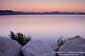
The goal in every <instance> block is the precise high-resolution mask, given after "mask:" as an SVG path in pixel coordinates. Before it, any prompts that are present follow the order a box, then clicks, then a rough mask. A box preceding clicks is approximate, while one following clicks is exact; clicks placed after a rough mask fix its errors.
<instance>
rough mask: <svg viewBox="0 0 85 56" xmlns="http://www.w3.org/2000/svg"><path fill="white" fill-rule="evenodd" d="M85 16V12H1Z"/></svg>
mask: <svg viewBox="0 0 85 56" xmlns="http://www.w3.org/2000/svg"><path fill="white" fill-rule="evenodd" d="M38 14H39V15H44V14H45V15H46V14H47V15H48V14H49V15H51V14H53V15H85V12H58V11H52V12H20V11H13V10H0V15H38Z"/></svg>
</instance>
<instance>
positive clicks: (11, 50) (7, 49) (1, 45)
mask: <svg viewBox="0 0 85 56" xmlns="http://www.w3.org/2000/svg"><path fill="white" fill-rule="evenodd" d="M20 49H21V45H19V44H18V43H17V42H16V41H15V40H11V39H9V38H5V37H0V56H18V55H19V53H20Z"/></svg>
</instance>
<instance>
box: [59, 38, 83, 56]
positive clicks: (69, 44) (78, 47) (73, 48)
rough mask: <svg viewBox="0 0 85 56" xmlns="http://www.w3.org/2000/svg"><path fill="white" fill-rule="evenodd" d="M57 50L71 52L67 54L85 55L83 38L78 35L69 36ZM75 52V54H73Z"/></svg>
mask: <svg viewBox="0 0 85 56" xmlns="http://www.w3.org/2000/svg"><path fill="white" fill-rule="evenodd" d="M59 52H64V54H65V53H69V52H70V53H71V54H72V55H71V54H70V55H68V56H75V55H76V56H85V39H83V38H81V37H78V38H71V39H69V40H67V41H66V43H65V44H64V46H63V47H62V48H61V49H60V50H59ZM74 53H75V54H74ZM60 56H65V55H60Z"/></svg>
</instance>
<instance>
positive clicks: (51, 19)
mask: <svg viewBox="0 0 85 56" xmlns="http://www.w3.org/2000/svg"><path fill="white" fill-rule="evenodd" d="M10 30H12V31H14V32H23V33H25V34H29V35H31V36H32V38H33V39H55V38H58V37H60V36H61V35H63V36H64V37H65V38H67V37H72V36H75V35H80V36H82V37H85V16H84V15H8V16H0V35H1V36H4V35H5V36H7V35H8V34H9V31H10Z"/></svg>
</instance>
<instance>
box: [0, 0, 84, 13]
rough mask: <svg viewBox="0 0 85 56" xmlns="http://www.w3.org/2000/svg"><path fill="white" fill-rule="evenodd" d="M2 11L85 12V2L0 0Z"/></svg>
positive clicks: (69, 0)
mask: <svg viewBox="0 0 85 56" xmlns="http://www.w3.org/2000/svg"><path fill="white" fill-rule="evenodd" d="M0 10H16V11H41V12H42V11H82V12H85V0H0Z"/></svg>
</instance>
